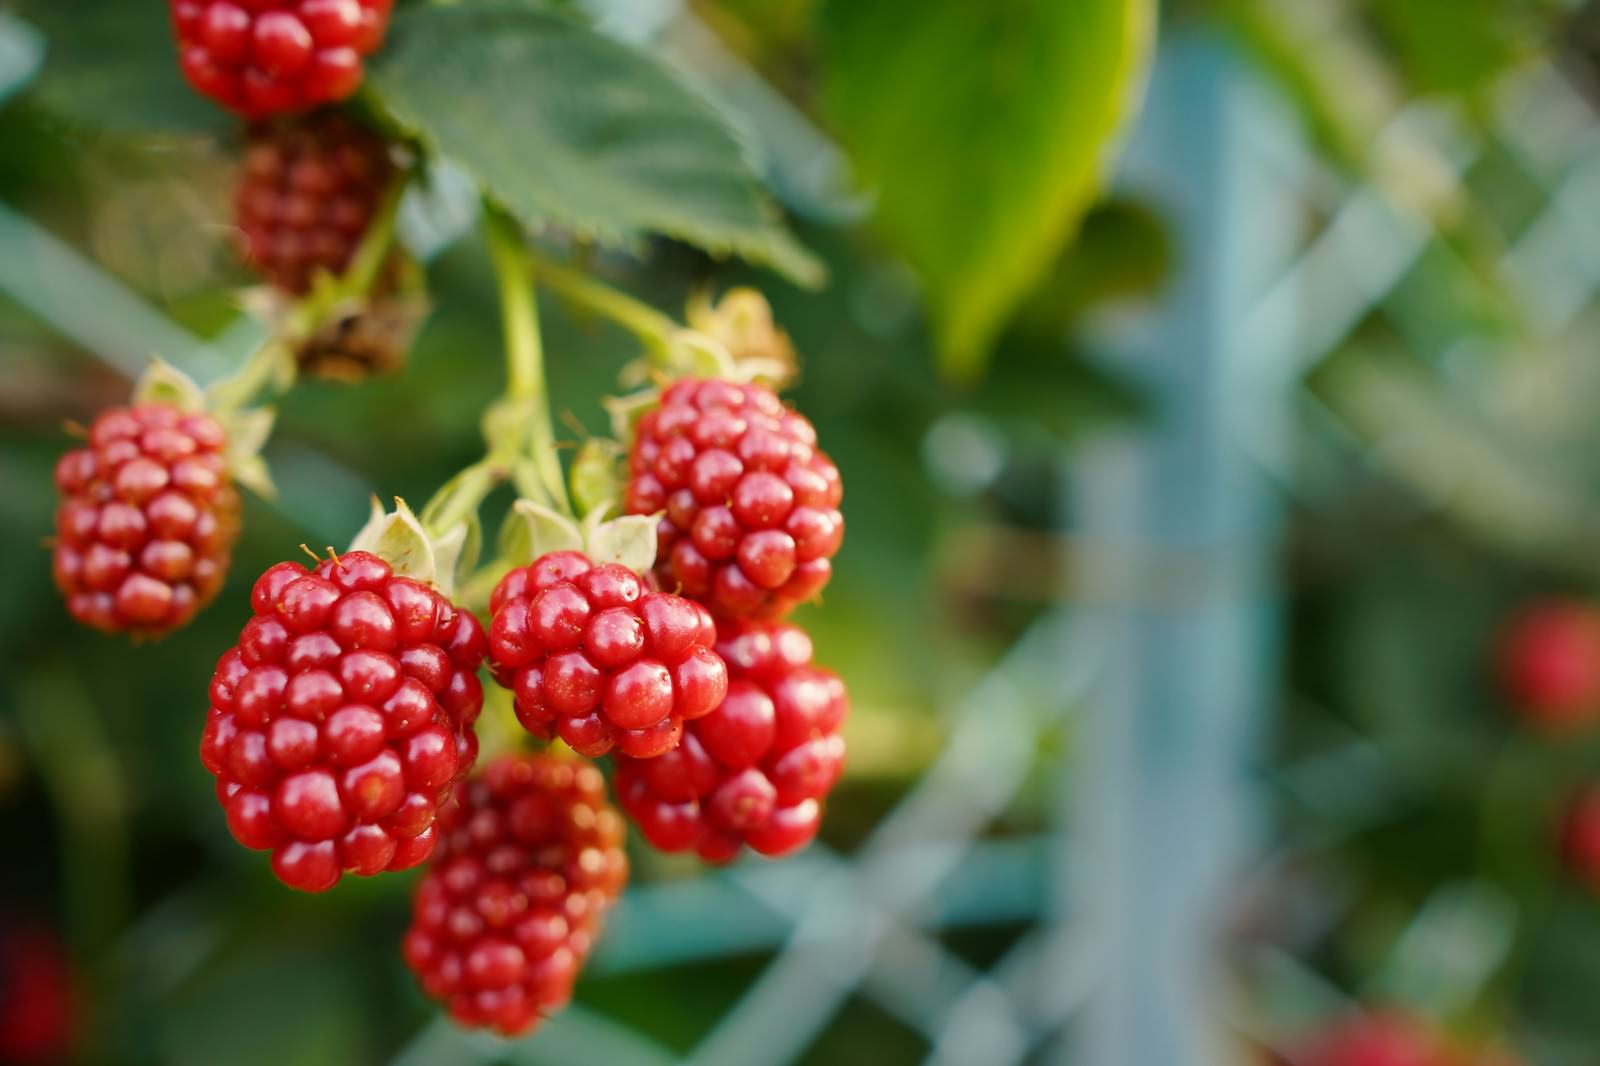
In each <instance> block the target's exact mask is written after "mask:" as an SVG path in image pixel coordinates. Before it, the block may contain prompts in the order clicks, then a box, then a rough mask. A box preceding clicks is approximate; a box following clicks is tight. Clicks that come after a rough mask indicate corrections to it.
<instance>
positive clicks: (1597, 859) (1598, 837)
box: [1561, 785, 1600, 892]
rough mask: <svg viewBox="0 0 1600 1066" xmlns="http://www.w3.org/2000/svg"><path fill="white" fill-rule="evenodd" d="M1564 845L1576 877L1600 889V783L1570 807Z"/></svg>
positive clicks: (1567, 859) (1566, 821) (1567, 860)
mask: <svg viewBox="0 0 1600 1066" xmlns="http://www.w3.org/2000/svg"><path fill="white" fill-rule="evenodd" d="M1561 830H1562V831H1561V847H1562V853H1563V858H1564V859H1565V860H1566V864H1567V869H1568V870H1569V871H1570V872H1571V874H1572V876H1573V877H1575V878H1577V879H1578V880H1579V881H1581V882H1582V883H1583V884H1585V885H1586V886H1588V887H1589V888H1590V889H1592V890H1593V891H1595V892H1600V785H1591V786H1589V787H1588V788H1586V789H1585V790H1584V791H1583V792H1581V793H1580V794H1579V795H1578V797H1577V798H1576V799H1574V800H1573V801H1572V804H1571V806H1569V807H1568V808H1567V812H1566V816H1565V818H1564V820H1563V824H1562V827H1561Z"/></svg>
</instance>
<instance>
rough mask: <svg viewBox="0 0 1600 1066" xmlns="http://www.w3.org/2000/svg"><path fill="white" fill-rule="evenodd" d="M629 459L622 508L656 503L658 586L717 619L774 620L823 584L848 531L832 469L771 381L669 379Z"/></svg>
mask: <svg viewBox="0 0 1600 1066" xmlns="http://www.w3.org/2000/svg"><path fill="white" fill-rule="evenodd" d="M628 462H629V469H630V476H629V480H628V487H627V496H626V500H625V508H626V510H627V511H628V513H630V514H655V513H657V512H658V511H659V512H663V517H662V519H661V524H660V528H659V529H658V531H657V544H658V554H657V563H656V578H657V580H658V582H659V583H660V585H661V587H662V588H664V589H667V590H668V591H675V592H679V593H681V594H682V595H684V596H687V597H689V598H690V599H693V600H698V601H699V602H701V603H704V604H706V605H707V606H709V607H710V608H711V609H712V611H713V612H715V613H716V615H717V616H718V617H719V618H720V617H727V618H776V617H779V616H781V615H783V614H786V613H787V612H788V611H789V610H791V609H792V608H793V607H794V606H795V605H797V604H799V603H802V602H804V601H806V600H808V599H810V598H812V597H813V596H815V595H816V594H817V593H818V592H820V591H822V587H823V586H824V585H826V584H827V583H828V578H829V577H831V576H832V574H833V564H832V563H831V562H830V560H831V559H832V558H833V556H834V554H835V553H836V552H837V551H838V550H839V545H840V543H841V541H842V540H843V539H844V518H843V516H842V515H841V514H840V513H839V501H840V499H841V497H842V495H843V487H842V485H841V482H840V480H839V470H838V468H837V467H835V466H834V465H833V461H832V460H830V459H829V458H828V457H827V456H826V455H825V454H823V453H822V452H820V451H818V450H817V434H816V430H815V429H813V428H812V426H811V423H810V422H808V421H807V420H806V419H805V418H804V417H802V416H801V415H798V414H796V413H795V412H793V411H790V410H787V409H785V408H784V406H783V404H782V403H781V402H780V401H779V400H778V397H777V394H775V393H774V392H773V391H772V390H771V389H768V388H766V387H764V386H761V385H736V384H733V383H731V382H727V381H716V380H698V379H692V378H687V379H684V380H681V381H677V382H674V383H673V384H672V385H670V386H668V388H667V389H666V391H665V392H664V393H662V396H661V405H660V406H659V407H657V408H655V409H654V410H651V411H650V412H648V413H647V414H646V415H645V416H644V417H643V418H642V419H641V420H640V421H639V426H638V431H637V434H636V435H635V437H634V442H633V448H632V451H631V452H630V454H629V457H628Z"/></svg>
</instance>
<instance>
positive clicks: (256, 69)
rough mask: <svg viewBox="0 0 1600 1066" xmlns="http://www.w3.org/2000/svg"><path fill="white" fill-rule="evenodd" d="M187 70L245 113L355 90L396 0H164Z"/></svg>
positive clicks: (283, 109)
mask: <svg viewBox="0 0 1600 1066" xmlns="http://www.w3.org/2000/svg"><path fill="white" fill-rule="evenodd" d="M168 6H169V7H170V8H171V11H172V22H173V26H174V27H175V28H176V30H177V34H178V57H179V61H180V64H181V65H182V67H183V73H184V77H186V78H187V79H188V80H189V84H190V85H192V86H194V88H195V90H196V91H197V92H199V93H201V94H202V95H205V96H209V97H210V98H211V99H213V100H215V101H217V102H218V103H219V104H221V105H222V106H223V107H226V108H227V109H228V110H230V111H234V112H236V113H238V114H240V115H243V116H245V117H246V118H263V117H265V116H267V115H280V114H286V113H291V112H299V111H307V110H310V109H311V108H313V107H317V106H318V105H321V104H329V103H334V102H336V101H339V100H343V99H345V98H347V97H349V96H350V95H351V94H353V93H354V92H355V91H356V89H357V88H359V87H360V85H361V77H362V73H363V71H362V60H363V59H364V58H365V57H366V56H369V55H371V54H372V53H373V52H375V51H377V49H378V46H379V45H381V44H382V43H383V37H384V33H385V31H386V30H387V29H388V26H389V13H390V9H391V8H392V7H393V6H394V0H168Z"/></svg>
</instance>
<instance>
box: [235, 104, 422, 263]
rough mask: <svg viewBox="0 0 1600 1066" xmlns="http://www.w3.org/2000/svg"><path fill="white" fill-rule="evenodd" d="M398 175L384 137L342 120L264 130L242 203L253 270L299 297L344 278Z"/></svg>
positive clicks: (248, 152) (249, 155) (242, 184)
mask: <svg viewBox="0 0 1600 1066" xmlns="http://www.w3.org/2000/svg"><path fill="white" fill-rule="evenodd" d="M394 170H395V167H394V163H393V161H392V160H391V159H390V157H389V149H388V146H387V145H386V144H385V143H384V142H383V140H382V139H381V138H380V137H378V136H377V135H376V134H374V133H372V132H371V131H370V130H368V129H366V128H365V127H362V126H358V125H356V124H355V123H354V122H351V121H350V120H349V119H346V118H345V117H344V116H342V115H339V114H336V113H331V112H330V113H323V114H319V115H314V116H312V117H311V118H308V119H290V120H283V121H278V122H272V123H265V124H262V125H258V126H257V127H255V128H254V129H253V130H252V131H251V133H250V143H249V146H248V147H247V148H246V149H245V156H244V173H243V175H242V176H241V178H240V181H239V188H238V191H237V193H236V195H235V203H234V209H235V214H236V216H237V224H238V232H239V240H240V248H241V251H242V253H243V255H244V259H245V262H247V263H248V264H250V265H251V266H252V267H253V268H254V269H256V270H258V271H259V272H260V273H261V274H262V276H263V277H265V278H266V279H267V280H268V281H270V282H271V283H272V284H273V285H275V286H277V287H278V288H279V289H282V290H283V291H285V292H288V293H292V294H294V295H303V294H304V293H306V292H307V291H308V290H309V289H310V288H311V283H312V281H313V280H314V279H315V278H316V276H317V274H318V273H319V272H326V273H328V274H332V275H334V276H337V275H339V274H342V273H344V271H345V269H346V268H347V267H348V266H349V265H350V261H351V259H352V258H353V257H354V256H355V253H356V249H357V248H359V247H360V245H361V240H362V237H363V236H364V235H365V234H366V232H367V225H368V223H370V222H371V221H372V217H373V215H374V213H375V212H376V211H377V210H378V206H379V203H380V201H381V200H382V199H383V196H384V191H385V189H386V188H387V187H388V185H389V183H390V181H391V180H392V179H393V177H394Z"/></svg>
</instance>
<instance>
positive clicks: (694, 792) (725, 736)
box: [617, 622, 849, 862]
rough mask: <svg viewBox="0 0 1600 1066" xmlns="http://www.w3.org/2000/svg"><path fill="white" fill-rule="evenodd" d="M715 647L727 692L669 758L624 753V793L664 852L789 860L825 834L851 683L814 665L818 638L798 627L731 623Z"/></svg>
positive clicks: (620, 780)
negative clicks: (749, 853) (743, 853)
mask: <svg viewBox="0 0 1600 1066" xmlns="http://www.w3.org/2000/svg"><path fill="white" fill-rule="evenodd" d="M717 653H718V654H719V655H721V656H722V658H723V659H724V660H726V662H727V664H728V670H729V675H730V677H731V678H732V680H731V681H730V683H729V685H728V696H727V698H726V699H725V700H723V701H722V705H721V706H720V707H718V708H717V709H716V710H715V711H713V712H712V713H710V714H708V715H706V716H705V717H704V718H700V719H697V720H695V721H693V722H691V723H689V725H688V727H687V729H686V731H685V733H684V737H683V742H682V743H681V744H679V745H678V746H677V747H676V748H674V749H673V750H672V751H670V752H668V753H667V754H665V755H662V756H661V757H660V758H656V759H648V760H639V759H629V758H622V759H619V760H618V762H617V792H618V796H619V800H620V802H621V804H622V806H623V809H624V810H625V811H627V813H628V815H629V816H630V817H631V818H632V819H633V820H634V821H635V822H636V823H637V824H638V826H639V830H640V832H642V833H643V834H644V836H645V839H646V840H648V841H650V843H651V844H653V845H655V846H656V847H658V848H660V849H662V850H663V851H685V850H688V849H691V848H692V849H694V850H695V851H697V852H698V853H699V854H700V856H701V858H703V859H706V860H708V861H712V862H726V861H727V860H729V859H732V858H733V857H734V856H735V855H736V854H738V852H739V848H740V846H741V845H749V846H750V847H751V848H752V849H754V850H755V851H757V852H760V853H761V854H763V855H772V856H777V855H786V854H788V853H790V852H792V851H795V850H796V849H798V848H801V847H803V846H805V845H806V844H808V843H810V842H811V840H812V838H813V837H815V836H816V834H817V826H818V824H819V823H820V821H821V817H822V807H821V801H822V799H823V798H824V797H825V796H826V795H827V794H828V792H829V791H830V790H831V789H832V788H833V785H834V782H835V781H837V780H838V777H839V771H840V769H841V768H842V766H843V764H844V739H843V738H842V737H841V736H840V735H839V728H840V726H841V725H842V724H843V722H844V718H845V715H846V713H847V712H848V709H849V698H848V696H847V695H846V693H845V688H844V682H842V681H840V680H839V678H838V677H837V676H836V675H835V674H832V673H830V672H828V671H826V670H819V669H817V668H815V667H813V666H812V665H811V638H810V637H808V636H807V635H806V634H805V632H804V631H803V630H801V629H800V628H799V627H798V626H794V625H790V624H788V623H760V622H752V623H745V624H743V625H735V624H727V625H724V627H723V636H722V639H721V640H720V641H719V642H718V644H717Z"/></svg>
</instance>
